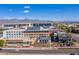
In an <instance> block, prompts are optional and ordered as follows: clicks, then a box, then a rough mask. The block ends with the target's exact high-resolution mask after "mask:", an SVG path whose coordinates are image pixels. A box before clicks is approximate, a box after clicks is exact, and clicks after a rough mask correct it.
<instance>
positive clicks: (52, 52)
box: [0, 49, 79, 55]
mask: <svg viewBox="0 0 79 59" xmlns="http://www.w3.org/2000/svg"><path fill="white" fill-rule="evenodd" d="M78 52H79V50H63V49H59V50H19V51H16V50H8V49H6V50H0V54H1V55H29V54H30V55H41V54H42V55H69V54H70V53H78Z"/></svg>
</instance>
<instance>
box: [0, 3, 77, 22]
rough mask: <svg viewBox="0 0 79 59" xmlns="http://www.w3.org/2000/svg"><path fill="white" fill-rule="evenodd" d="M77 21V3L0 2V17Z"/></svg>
mask: <svg viewBox="0 0 79 59" xmlns="http://www.w3.org/2000/svg"><path fill="white" fill-rule="evenodd" d="M12 18H18V19H24V18H28V19H35V20H52V21H79V4H0V19H12Z"/></svg>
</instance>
